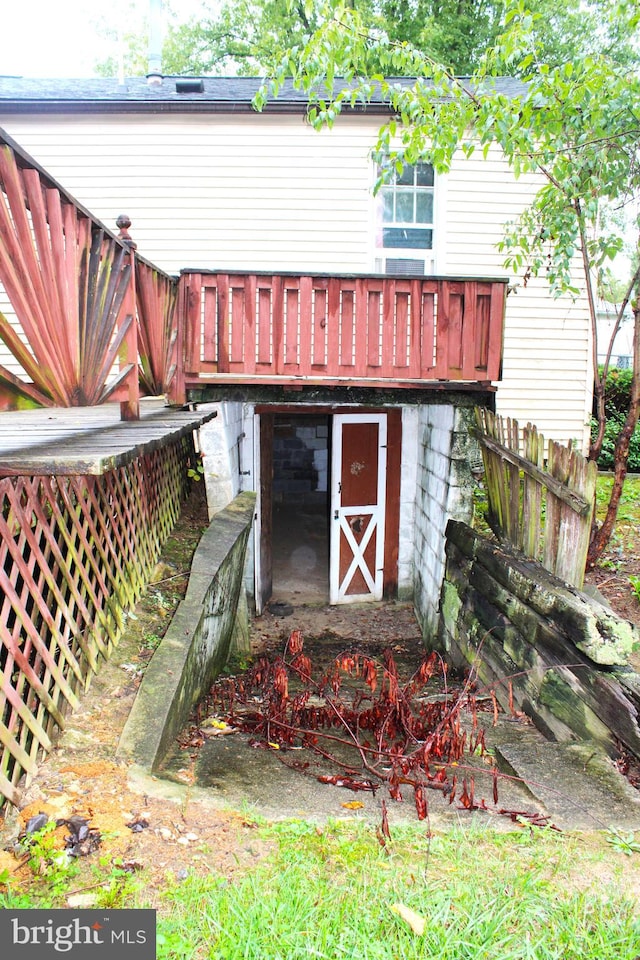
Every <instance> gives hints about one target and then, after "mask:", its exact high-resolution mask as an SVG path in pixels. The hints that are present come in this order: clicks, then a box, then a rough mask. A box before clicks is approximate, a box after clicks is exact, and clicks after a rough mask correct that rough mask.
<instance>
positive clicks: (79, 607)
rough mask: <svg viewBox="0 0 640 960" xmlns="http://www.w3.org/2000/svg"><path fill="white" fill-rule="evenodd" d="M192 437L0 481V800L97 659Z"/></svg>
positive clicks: (183, 468)
mask: <svg viewBox="0 0 640 960" xmlns="http://www.w3.org/2000/svg"><path fill="white" fill-rule="evenodd" d="M193 455H194V452H193V442H192V439H191V435H190V434H187V435H186V436H183V437H181V438H180V439H178V440H176V441H174V442H173V443H170V444H167V445H164V446H161V447H160V448H158V449H155V450H153V451H152V452H150V453H148V454H145V455H143V456H141V457H138V458H137V459H135V460H133V461H131V462H129V463H128V464H126V465H123V466H121V467H118V468H117V469H115V470H111V471H109V472H108V473H105V474H102V475H100V476H58V477H52V476H33V477H26V476H24V477H5V478H3V479H0V684H1V689H0V771H1V772H0V802H1V801H2V797H4V798H5V799H8V800H9V801H11V802H12V803H16V802H17V801H18V799H19V790H18V782H19V781H20V778H21V777H22V776H23V774H26V775H27V777H28V776H29V775H30V774H31V773H33V771H34V769H35V765H36V762H37V759H38V757H39V755H40V754H41V753H42V752H46V751H48V750H49V749H50V747H51V742H52V734H53V732H54V730H55V728H56V727H57V728H61V727H62V726H63V725H64V714H65V710H66V709H67V708H68V707H71V708H73V707H75V705H76V703H77V691H79V690H82V689H83V688H85V687H86V685H87V683H88V680H89V678H90V676H91V674H92V673H96V672H97V670H98V666H99V663H100V660H101V659H105V660H106V659H107V658H108V657H109V654H110V652H111V650H112V648H113V645H114V644H115V643H116V641H117V640H118V638H119V636H120V633H121V630H122V628H123V625H124V618H123V612H124V611H125V610H127V609H130V608H131V607H132V606H133V604H134V603H135V601H136V600H137V598H138V597H139V595H140V593H141V591H142V589H143V588H144V586H146V584H147V583H148V581H149V577H150V574H151V571H152V570H153V568H154V566H155V564H156V562H157V559H158V556H159V554H160V550H161V547H162V545H163V544H164V542H165V540H166V538H167V537H168V536H169V533H170V532H171V529H172V528H173V525H174V524H175V522H176V520H177V518H178V515H179V512H180V506H181V503H182V501H183V499H184V496H185V494H186V484H187V482H188V481H187V463H188V460H189V458H192V457H193Z"/></svg>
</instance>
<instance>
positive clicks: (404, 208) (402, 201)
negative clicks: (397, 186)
mask: <svg viewBox="0 0 640 960" xmlns="http://www.w3.org/2000/svg"><path fill="white" fill-rule="evenodd" d="M396 220H397V221H398V223H413V191H411V192H405V193H398V194H397V195H396Z"/></svg>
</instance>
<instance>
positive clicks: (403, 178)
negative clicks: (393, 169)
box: [396, 164, 415, 187]
mask: <svg viewBox="0 0 640 960" xmlns="http://www.w3.org/2000/svg"><path fill="white" fill-rule="evenodd" d="M414 172H415V167H410V166H409V165H408V164H405V166H404V168H403V170H402V173H401V174H400V175H399V176H398V174H396V183H399V184H400V185H401V186H403V187H412V186H413V184H414V183H415V180H414V178H413V175H414Z"/></svg>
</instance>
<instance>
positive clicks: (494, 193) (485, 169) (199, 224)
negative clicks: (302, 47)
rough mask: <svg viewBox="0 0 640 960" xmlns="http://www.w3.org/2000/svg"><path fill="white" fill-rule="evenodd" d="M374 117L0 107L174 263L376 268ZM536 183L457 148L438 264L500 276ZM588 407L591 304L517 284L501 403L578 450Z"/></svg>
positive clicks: (73, 181)
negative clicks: (511, 231)
mask: <svg viewBox="0 0 640 960" xmlns="http://www.w3.org/2000/svg"><path fill="white" fill-rule="evenodd" d="M378 125H379V119H377V118H375V117H366V116H358V117H351V118H346V117H345V118H341V120H340V121H339V122H338V123H336V125H335V127H334V128H333V130H331V131H324V132H322V133H320V134H319V133H316V132H315V131H314V130H312V129H311V128H310V127H309V125H308V124H306V123H305V122H303V120H302V118H301V117H299V116H276V115H271V116H269V115H242V116H233V115H228V114H225V115H184V116H178V115H175V114H171V115H163V114H156V115H150V114H137V115H114V116H110V115H107V116H97V115H96V116H62V115H60V116H56V115H53V114H49V115H34V116H9V115H7V116H1V115H0V126H2V127H4V128H5V129H6V130H7V132H8V133H9V134H10V135H11V136H13V137H14V138H15V139H16V140H17V142H18V143H19V144H20V145H21V146H22V147H23V148H24V149H25V150H27V151H28V152H29V153H31V154H32V156H33V157H35V158H36V159H37V160H38V162H39V163H40V164H42V166H44V167H45V169H47V170H48V171H49V172H50V173H51V174H52V176H54V177H55V178H56V179H58V180H59V181H60V183H61V184H62V185H63V186H64V187H65V188H66V189H67V190H69V192H70V193H71V194H73V195H74V196H75V197H76V198H77V199H78V200H79V201H80V202H81V203H82V204H84V206H85V207H87V208H88V209H89V210H90V211H91V212H92V213H93V214H95V215H96V216H97V217H99V218H100V219H101V220H102V221H103V222H104V223H105V224H106V225H107V226H109V227H111V228H114V224H115V220H116V218H117V216H118V214H120V213H126V214H127V215H128V216H129V217H131V220H132V227H131V235H132V237H133V238H134V239H135V241H136V243H137V245H138V251H139V252H140V253H141V254H142V255H143V256H145V257H147V258H148V259H149V260H151V261H153V262H154V263H156V264H157V265H158V266H159V267H162V268H163V269H165V270H168V271H170V272H174V273H177V272H179V270H180V269H181V268H184V267H195V268H206V269H217V268H219V269H239V270H273V271H308V272H315V273H322V272H335V273H351V272H368V271H371V270H372V269H373V268H374V263H375V213H374V210H375V199H374V197H373V195H372V186H373V181H374V179H375V178H374V177H373V176H372V171H373V164H372V161H371V146H372V145H373V142H374V140H375V134H376V131H377V128H378ZM535 186H536V180H535V178H534V177H522V178H520V179H519V180H517V181H516V180H515V179H514V177H513V176H512V174H511V173H510V172H509V170H508V168H507V166H506V164H505V163H504V161H503V160H502V159H501V157H500V156H499V155H498V153H497V152H495V151H492V152H491V153H490V156H489V158H488V159H487V160H486V161H485V160H483V159H482V156H481V154H480V153H479V152H478V154H477V155H474V156H473V157H471V159H469V160H465V159H464V158H462V157H460V158H457V159H456V160H455V162H454V164H453V167H452V169H451V171H450V173H449V174H448V175H447V176H442V177H437V178H436V185H435V201H436V225H435V237H436V240H435V245H436V251H435V252H436V264H437V267H436V269H437V273H438V275H441V276H447V275H449V276H489V277H505V276H507V274H506V271H505V270H504V268H503V266H502V255H501V254H500V253H499V252H498V251H497V249H496V243H497V242H498V240H499V239H500V237H501V235H502V230H503V226H504V223H505V222H506V221H507V220H510V219H513V218H514V217H515V216H517V214H518V213H519V212H520V210H521V209H522V207H523V206H524V205H525V204H526V202H527V201H528V199H529V198H530V197H531V196H532V194H533V191H534V189H535ZM114 229H115V228H114ZM513 280H514V282H518V278H513ZM0 362H4V361H0ZM590 403H591V353H590V334H589V323H588V315H587V311H586V309H585V306H584V304H583V303H580V302H578V303H575V304H574V303H572V302H571V300H570V299H569V298H561V299H559V300H554V299H553V298H552V297H551V296H550V295H549V293H548V290H547V287H546V284H545V282H544V280H537V281H531V282H530V283H529V284H528V285H527V287H526V288H525V287H524V286H523V285H522V283H520V285H519V286H518V288H517V292H516V293H514V294H511V295H510V296H509V298H508V301H507V324H506V332H505V344H504V379H503V381H502V382H501V383H500V384H499V385H498V394H497V407H498V410H499V412H500V413H502V414H504V415H509V416H514V417H516V418H517V419H518V420H520V421H521V422H524V423H526V422H527V421H531V422H533V423H536V424H537V426H538V427H539V429H540V430H541V431H542V432H543V433H544V434H545V436H547V437H549V438H553V439H557V440H560V441H567V440H569V439H575V440H577V441H578V443H579V445H580V446H581V447H582V448H584V444H585V442H586V436H587V424H588V419H589V412H590Z"/></svg>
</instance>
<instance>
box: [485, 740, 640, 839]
mask: <svg viewBox="0 0 640 960" xmlns="http://www.w3.org/2000/svg"><path fill="white" fill-rule="evenodd" d="M493 748H494V751H495V755H496V759H497V761H498V764H499V766H500V769H501V770H503V771H504V772H505V773H507V774H510V775H512V776H515V777H517V778H519V779H520V780H521V781H522V783H523V784H524V785H525V786H526V788H527V790H528V791H529V792H530V793H531V795H532V796H533V797H534V798H535V800H536V801H537V804H538V805H541V806H542V807H543V808H544V812H546V814H547V815H548V816H549V818H550V820H551V821H552V822H553V823H554V824H555V825H556V826H558V827H561V828H562V829H580V830H585V829H586V830H606V829H609V828H613V829H615V830H627V831H633V830H638V829H640V791H639V790H636V789H634V787H632V786H631V784H630V783H629V781H628V780H627V779H626V777H624V776H623V775H622V774H621V773H619V771H618V770H617V769H616V768H615V766H614V764H613V762H612V761H611V759H610V758H609V757H607V756H606V755H605V754H604V753H603V752H602V750H601V748H599V747H598V746H597V745H596V744H593V743H589V742H581V743H555V742H552V741H549V740H546V739H545V738H544V737H543V736H542V734H540V733H539V732H538V731H537V730H535V729H533V728H529V729H524V730H523V729H522V728H521V727H519V728H518V730H517V731H516V730H514V731H513V736H509V732H508V730H504V727H503V730H502V733H501V735H500V736H499V737H497V738H496V740H495V741H494V742H493Z"/></svg>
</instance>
